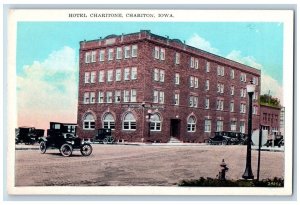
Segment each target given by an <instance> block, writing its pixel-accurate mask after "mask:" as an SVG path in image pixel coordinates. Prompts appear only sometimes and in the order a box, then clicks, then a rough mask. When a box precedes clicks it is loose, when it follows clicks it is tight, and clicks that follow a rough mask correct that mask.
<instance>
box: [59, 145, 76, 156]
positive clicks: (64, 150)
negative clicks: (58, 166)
mask: <svg viewBox="0 0 300 205" xmlns="http://www.w3.org/2000/svg"><path fill="white" fill-rule="evenodd" d="M59 151H60V153H61V154H62V156H64V157H69V156H71V155H72V151H73V147H72V146H71V145H69V144H67V143H65V144H63V145H62V146H61V147H60V149H59Z"/></svg>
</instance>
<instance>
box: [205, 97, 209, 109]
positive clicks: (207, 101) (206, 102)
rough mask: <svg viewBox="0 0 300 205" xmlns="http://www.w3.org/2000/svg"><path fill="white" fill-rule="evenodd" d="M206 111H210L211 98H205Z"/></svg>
mask: <svg viewBox="0 0 300 205" xmlns="http://www.w3.org/2000/svg"><path fill="white" fill-rule="evenodd" d="M205 109H209V98H205Z"/></svg>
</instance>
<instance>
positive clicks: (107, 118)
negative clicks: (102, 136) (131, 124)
mask: <svg viewBox="0 0 300 205" xmlns="http://www.w3.org/2000/svg"><path fill="white" fill-rule="evenodd" d="M103 128H106V129H112V130H114V129H115V119H114V117H113V115H112V114H111V113H106V114H105V115H104V117H103Z"/></svg>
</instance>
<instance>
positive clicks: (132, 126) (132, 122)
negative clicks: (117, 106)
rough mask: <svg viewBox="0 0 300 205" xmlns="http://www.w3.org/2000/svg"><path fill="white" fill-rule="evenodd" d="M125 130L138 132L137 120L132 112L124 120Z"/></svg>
mask: <svg viewBox="0 0 300 205" xmlns="http://www.w3.org/2000/svg"><path fill="white" fill-rule="evenodd" d="M123 130H136V119H135V117H134V116H133V114H132V113H131V112H129V113H127V114H126V115H125V116H124V118H123Z"/></svg>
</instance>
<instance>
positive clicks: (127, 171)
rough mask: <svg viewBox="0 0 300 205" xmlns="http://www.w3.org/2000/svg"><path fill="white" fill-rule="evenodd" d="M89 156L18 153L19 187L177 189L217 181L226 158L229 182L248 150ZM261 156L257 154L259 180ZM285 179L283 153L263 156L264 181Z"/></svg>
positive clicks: (166, 149)
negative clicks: (189, 183)
mask: <svg viewBox="0 0 300 205" xmlns="http://www.w3.org/2000/svg"><path fill="white" fill-rule="evenodd" d="M93 149H94V150H93V153H92V154H91V155H90V156H89V157H83V156H81V154H80V152H79V151H74V152H73V155H72V156H71V157H62V156H61V155H60V154H59V151H58V150H56V149H53V150H47V152H46V154H40V153H39V151H38V150H16V169H15V170H16V176H15V183H16V186H109V185H111V186H130V185H133V186H143V185H145V186H176V185H177V183H178V182H180V180H182V179H198V178H199V177H212V178H215V177H216V175H217V174H218V172H219V169H220V166H219V164H220V163H221V161H222V159H225V162H226V163H227V165H228V168H229V171H228V172H227V175H226V177H227V178H230V179H240V178H241V176H242V175H243V173H244V169H245V164H246V161H245V158H246V146H209V145H202V146H174V145H173V146H155V145H152V146H151V145H140V146H137V145H99V144H97V145H93ZM257 155H258V152H257V151H254V150H253V151H252V170H253V174H254V176H255V177H256V170H257ZM275 176H276V177H283V176H284V152H268V151H263V152H261V172H260V179H264V178H273V177H275Z"/></svg>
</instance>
